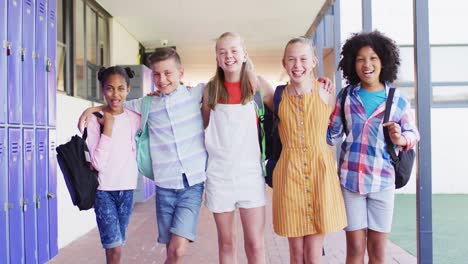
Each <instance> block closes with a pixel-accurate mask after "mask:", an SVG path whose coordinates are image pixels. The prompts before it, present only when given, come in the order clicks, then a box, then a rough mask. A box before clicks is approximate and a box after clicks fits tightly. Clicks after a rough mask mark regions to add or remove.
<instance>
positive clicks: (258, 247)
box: [245, 239, 265, 254]
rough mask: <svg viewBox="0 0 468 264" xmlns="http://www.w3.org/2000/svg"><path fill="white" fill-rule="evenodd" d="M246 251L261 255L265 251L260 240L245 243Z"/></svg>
mask: <svg viewBox="0 0 468 264" xmlns="http://www.w3.org/2000/svg"><path fill="white" fill-rule="evenodd" d="M245 243H246V245H245V247H246V250H248V251H249V252H251V253H253V254H257V253H261V252H263V250H264V249H265V245H264V242H263V240H262V239H253V240H252V241H246V242H245Z"/></svg>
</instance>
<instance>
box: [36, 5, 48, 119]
mask: <svg viewBox="0 0 468 264" xmlns="http://www.w3.org/2000/svg"><path fill="white" fill-rule="evenodd" d="M46 4H47V3H46V0H37V1H36V23H35V28H36V29H35V30H36V47H35V53H36V56H34V62H35V79H34V81H35V84H36V85H35V88H36V89H35V92H36V96H35V98H36V102H35V103H36V110H35V114H36V125H38V126H45V125H47V89H46V87H47V80H46V76H47V74H46V64H47V59H46V43H47V34H46V32H47V21H46V18H47V13H46V10H47V9H46V6H47V5H46Z"/></svg>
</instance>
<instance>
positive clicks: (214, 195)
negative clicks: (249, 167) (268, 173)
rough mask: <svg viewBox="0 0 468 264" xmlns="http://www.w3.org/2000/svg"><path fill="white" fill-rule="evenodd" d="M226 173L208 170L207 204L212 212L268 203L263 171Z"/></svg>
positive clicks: (229, 210) (230, 210)
mask: <svg viewBox="0 0 468 264" xmlns="http://www.w3.org/2000/svg"><path fill="white" fill-rule="evenodd" d="M226 174H227V175H226ZM226 174H225V175H216V174H210V173H209V172H207V177H206V185H205V206H206V208H208V209H209V210H210V211H211V212H213V213H224V212H232V211H234V210H236V208H256V207H261V206H264V205H265V204H266V198H265V178H264V177H263V174H262V173H260V174H259V173H255V174H249V175H233V174H235V173H229V172H226ZM229 174H231V175H232V176H229Z"/></svg>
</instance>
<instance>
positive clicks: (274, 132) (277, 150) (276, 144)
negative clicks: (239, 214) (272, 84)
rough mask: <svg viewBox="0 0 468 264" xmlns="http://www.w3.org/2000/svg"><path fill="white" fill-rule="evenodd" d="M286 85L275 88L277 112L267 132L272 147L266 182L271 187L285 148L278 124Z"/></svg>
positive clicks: (267, 165)
mask: <svg viewBox="0 0 468 264" xmlns="http://www.w3.org/2000/svg"><path fill="white" fill-rule="evenodd" d="M285 87H286V85H280V86H278V87H276V89H275V94H274V95H273V103H274V105H275V112H274V113H273V117H272V118H271V119H272V120H273V122H272V125H271V127H270V128H269V130H268V133H267V138H268V142H269V146H270V149H269V156H268V161H267V162H266V176H265V182H266V184H268V186H270V187H271V188H273V171H274V169H275V166H276V162H278V160H279V158H280V156H281V150H282V149H283V145H282V144H281V139H280V137H279V133H278V125H279V122H280V119H279V116H278V111H279V105H280V103H281V98H282V95H283V90H284V88H285Z"/></svg>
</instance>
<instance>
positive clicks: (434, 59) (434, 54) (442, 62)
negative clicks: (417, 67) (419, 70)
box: [431, 45, 468, 82]
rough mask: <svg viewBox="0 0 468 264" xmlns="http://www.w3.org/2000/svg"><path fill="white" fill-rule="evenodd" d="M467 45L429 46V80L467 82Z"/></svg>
mask: <svg viewBox="0 0 468 264" xmlns="http://www.w3.org/2000/svg"><path fill="white" fill-rule="evenodd" d="M467 61H468V45H467V46H437V47H432V48H431V80H432V81H433V82H468V74H467V67H466V62H467Z"/></svg>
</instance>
